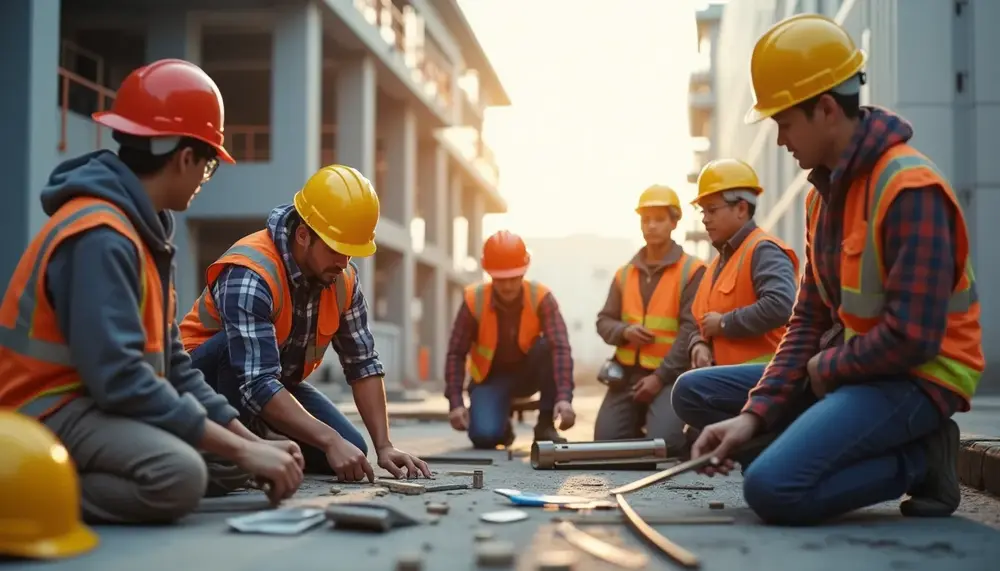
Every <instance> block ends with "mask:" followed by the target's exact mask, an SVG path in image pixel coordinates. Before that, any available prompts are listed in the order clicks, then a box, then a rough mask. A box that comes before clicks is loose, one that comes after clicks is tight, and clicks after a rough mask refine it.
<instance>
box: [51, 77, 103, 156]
mask: <svg viewBox="0 0 1000 571" xmlns="http://www.w3.org/2000/svg"><path fill="white" fill-rule="evenodd" d="M58 73H59V143H58V149H59V152H64V151H65V150H66V139H67V122H68V120H69V113H70V111H72V112H74V113H78V114H80V115H83V116H84V117H90V115H91V114H92V113H95V112H97V111H106V110H108V109H109V108H110V107H111V103H112V102H113V101H114V99H115V92H114V91H113V90H111V89H108V88H107V87H104V86H103V85H98V84H97V83H95V82H93V81H90V80H89V79H86V78H84V77H81V76H79V75H77V74H75V73H73V72H72V71H69V70H67V69H64V68H62V67H60V68H59V72H58ZM103 134H104V129H103V128H102V127H101V126H100V125H98V124H96V123H95V124H94V148H97V149H99V148H101V146H102V145H103V143H102V137H103Z"/></svg>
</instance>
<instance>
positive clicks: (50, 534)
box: [0, 410, 98, 559]
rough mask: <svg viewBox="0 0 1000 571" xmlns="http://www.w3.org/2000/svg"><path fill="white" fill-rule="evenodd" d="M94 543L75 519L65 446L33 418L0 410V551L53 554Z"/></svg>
mask: <svg viewBox="0 0 1000 571" xmlns="http://www.w3.org/2000/svg"><path fill="white" fill-rule="evenodd" d="M97 543H98V538H97V535H96V534H95V533H94V532H93V531H91V530H90V528H88V527H87V526H86V525H84V524H83V523H82V522H81V520H80V480H79V477H78V476H77V473H76V467H75V466H74V465H73V462H72V461H71V460H70V457H69V453H68V452H67V451H66V448H64V447H63V445H62V444H61V443H60V442H59V440H58V439H57V438H56V436H55V435H54V434H52V432H51V431H49V429H48V428H46V427H45V425H43V424H41V423H40V422H38V421H36V420H35V419H33V418H29V417H27V416H24V415H21V414H18V413H16V412H13V411H9V410H4V411H0V554H2V555H6V556H13V557H23V558H33V559H58V558H64V557H73V556H75V555H80V554H82V553H86V552H88V551H90V550H91V549H93V548H94V547H96V546H97Z"/></svg>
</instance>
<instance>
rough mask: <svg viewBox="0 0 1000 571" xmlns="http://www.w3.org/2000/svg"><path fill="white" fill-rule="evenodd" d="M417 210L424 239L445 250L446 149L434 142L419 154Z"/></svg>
mask: <svg viewBox="0 0 1000 571" xmlns="http://www.w3.org/2000/svg"><path fill="white" fill-rule="evenodd" d="M419 164H420V168H419V169H418V171H417V174H418V176H419V177H420V185H419V187H420V192H419V193H418V199H419V200H420V210H421V212H422V214H423V217H424V226H425V228H426V229H425V234H426V237H427V242H428V243H430V244H433V245H434V246H436V247H438V248H440V249H441V250H442V251H445V252H447V251H448V231H449V228H448V226H449V220H448V151H446V150H444V148H442V147H441V146H440V145H438V144H437V143H435V144H434V145H433V146H430V147H426V148H424V149H423V150H422V151H421V153H420V162H419Z"/></svg>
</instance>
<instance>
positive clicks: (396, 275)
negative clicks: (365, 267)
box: [381, 104, 417, 384]
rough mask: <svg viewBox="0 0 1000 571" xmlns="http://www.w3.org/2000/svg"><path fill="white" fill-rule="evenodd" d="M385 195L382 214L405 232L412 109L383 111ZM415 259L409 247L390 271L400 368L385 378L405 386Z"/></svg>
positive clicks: (413, 366)
mask: <svg viewBox="0 0 1000 571" xmlns="http://www.w3.org/2000/svg"><path fill="white" fill-rule="evenodd" d="M386 161H387V162H388V163H389V171H388V172H387V173H386V186H387V187H388V189H387V192H386V194H387V195H388V197H389V198H388V200H382V201H381V203H382V215H383V216H385V217H387V218H389V219H391V220H393V221H395V222H397V223H399V224H401V225H402V226H403V228H406V229H408V228H409V226H410V221H411V220H412V219H413V212H414V203H415V201H416V187H417V118H416V116H415V115H414V113H413V109H412V108H411V107H410V106H409V105H406V104H398V105H394V106H393V107H391V108H389V109H387V110H386ZM415 280H416V258H415V256H414V254H413V248H412V246H411V245H409V244H408V245H407V247H406V248H405V249H404V250H403V251H402V252H400V258H399V261H398V263H396V264H395V267H394V268H393V269H392V278H391V279H390V282H389V283H390V285H389V321H391V322H392V323H395V324H396V325H398V326H399V329H400V332H401V336H400V343H401V345H402V346H401V347H400V363H401V364H402V367H400V370H399V371H397V372H396V374H395V375H388V376H387V379H397V378H401V379H402V380H403V382H404V383H407V384H409V383H411V382H415V381H417V378H416V374H415V372H416V371H417V345H416V343H417V336H416V328H415V327H414V323H413V299H414V293H415V290H416V286H415Z"/></svg>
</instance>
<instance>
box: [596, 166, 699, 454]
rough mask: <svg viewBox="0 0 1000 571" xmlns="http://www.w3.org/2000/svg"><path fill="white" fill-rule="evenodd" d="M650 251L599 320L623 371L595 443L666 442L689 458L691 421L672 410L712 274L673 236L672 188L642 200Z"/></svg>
mask: <svg viewBox="0 0 1000 571" xmlns="http://www.w3.org/2000/svg"><path fill="white" fill-rule="evenodd" d="M635 211H636V213H637V214H638V215H639V224H640V227H641V228H642V237H643V239H644V240H645V241H646V245H645V247H643V248H642V249H640V250H639V251H638V252H637V253H636V254H635V256H633V257H632V260H631V261H630V262H629V263H627V264H625V265H624V266H622V267H621V268H619V269H618V271H617V272H616V273H615V277H614V280H613V281H612V282H611V288H610V290H609V291H608V298H607V301H605V302H604V308H603V309H601V311H600V313H598V315H597V333H598V334H599V335H600V336H601V338H602V339H604V341H605V342H606V343H607V344H608V345H612V346H614V347H616V349H615V354H614V357H613V358H612V359H611V360H610V361H609V363H608V366H612V367H614V368H620V369H622V373H621V374H618V375H614V377H613V380H609V379H602V380H604V381H605V382H606V383H607V385H608V391H607V394H606V395H605V397H604V401H603V402H602V403H601V408H600V410H599V411H598V413H597V422H596V424H595V426H594V438H595V439H596V440H621V439H629V438H638V437H640V436H642V432H643V429H645V435H646V436H647V437H649V438H662V439H664V440H665V441H666V444H667V453H668V454H669V455H671V456H676V455H683V454H684V453H685V452H686V446H687V442H686V440H685V436H684V433H683V429H684V423H683V422H682V421H681V420H680V419H679V418H677V415H676V414H674V411H673V409H672V408H671V406H670V391H669V390H664V389H665V388H667V387H668V386H670V385H672V384H673V383H674V381H675V380H677V376H678V375H680V374H681V373H683V372H684V371H686V370H687V369H688V367H689V362H688V340H689V339H690V338H691V335H692V334H694V333H695V332H696V330H697V324H696V323H695V321H694V318H693V316H692V314H691V304H692V303H693V301H694V297H695V293H696V292H697V291H698V284H699V283H701V278H702V276H703V275H704V273H705V263H704V262H702V261H701V260H699V259H698V258H696V257H693V256H689V255H688V254H686V253H684V249H683V248H682V247H681V246H680V245H679V244H678V243H676V242H674V241H673V239H671V237H670V234H671V233H672V232H673V231H674V229H675V228H677V223H678V222H680V220H681V205H680V200H679V199H678V198H677V193H675V192H674V191H673V189H671V188H669V187H666V186H662V185H654V186H651V187H649V188H647V189H646V190H645V191H643V192H642V194H641V195H640V196H639V204H638V206H637V207H636V209H635Z"/></svg>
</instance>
